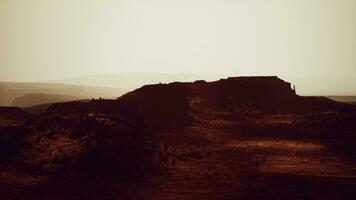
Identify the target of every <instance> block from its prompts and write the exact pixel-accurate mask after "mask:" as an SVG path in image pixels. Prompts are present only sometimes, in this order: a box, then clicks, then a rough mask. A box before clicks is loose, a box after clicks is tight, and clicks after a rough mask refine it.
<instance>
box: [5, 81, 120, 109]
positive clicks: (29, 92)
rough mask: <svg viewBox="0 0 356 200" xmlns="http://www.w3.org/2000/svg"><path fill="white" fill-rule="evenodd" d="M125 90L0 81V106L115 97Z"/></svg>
mask: <svg viewBox="0 0 356 200" xmlns="http://www.w3.org/2000/svg"><path fill="white" fill-rule="evenodd" d="M124 93H125V92H124V91H123V90H120V89H116V88H108V87H95V86H82V85H80V86H79V85H69V84H58V83H32V82H0V106H10V105H13V106H17V107H27V106H34V105H39V104H47V103H54V102H63V101H70V100H79V99H91V98H99V97H103V98H116V97H118V96H121V95H122V94H124Z"/></svg>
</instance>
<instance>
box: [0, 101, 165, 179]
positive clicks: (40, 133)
mask: <svg viewBox="0 0 356 200" xmlns="http://www.w3.org/2000/svg"><path fill="white" fill-rule="evenodd" d="M109 108H110V109H109ZM116 108H118V109H116ZM115 109H116V110H115ZM109 113H111V114H109ZM138 116H139V114H137V113H135V112H134V111H133V110H132V109H130V108H129V106H127V105H126V104H121V103H120V102H119V101H116V100H114V101H111V102H109V101H107V102H97V101H96V102H89V103H78V102H71V103H63V104H56V105H54V106H53V107H51V108H50V109H49V110H48V112H47V113H45V114H43V115H42V116H39V117H37V118H36V119H33V120H32V121H31V122H28V123H26V124H25V125H23V126H21V127H11V128H9V129H8V130H7V132H8V134H7V135H10V136H11V137H10V136H9V137H8V138H5V139H6V141H5V139H4V142H6V144H10V145H11V146H12V147H14V148H15V147H16V149H8V148H7V147H8V145H7V146H5V145H1V149H2V150H3V148H5V147H6V149H5V150H7V152H10V151H11V152H15V150H16V154H15V155H13V156H12V157H7V160H8V162H7V164H6V166H5V164H4V165H2V166H3V167H4V166H5V167H6V168H9V169H16V170H17V171H19V172H18V173H23V174H29V175H31V176H46V177H52V178H55V179H58V180H62V179H64V180H68V179H69V180H71V181H75V182H77V181H79V182H91V181H108V180H125V181H131V180H138V179H144V178H145V177H148V176H150V175H151V174H152V173H153V172H154V170H155V167H157V166H159V165H158V164H157V163H155V162H156V157H155V153H156V152H155V151H156V149H155V147H156V146H155V143H154V139H153V137H154V136H153V134H152V133H150V132H148V131H146V130H145V127H143V124H142V123H140V121H139V117H138ZM125 117H127V118H125ZM19 135H20V136H21V137H20V136H19ZM1 141H2V140H1ZM1 141H0V142H1ZM11 141H14V142H11ZM10 142H11V143H10ZM0 144H2V143H0Z"/></svg>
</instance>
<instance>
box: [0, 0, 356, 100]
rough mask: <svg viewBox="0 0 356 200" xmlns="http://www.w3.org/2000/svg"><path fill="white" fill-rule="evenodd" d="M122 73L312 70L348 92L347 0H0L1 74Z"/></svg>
mask: <svg viewBox="0 0 356 200" xmlns="http://www.w3.org/2000/svg"><path fill="white" fill-rule="evenodd" d="M122 72H150V73H156V72H161V73H162V72H163V73H190V72H191V73H222V74H228V75H231V76H238V75H279V76H281V77H299V79H298V80H302V79H303V78H305V77H307V78H308V77H315V76H316V77H319V78H321V79H323V80H334V82H332V83H333V84H339V85H336V86H335V85H334V86H333V87H334V90H335V91H331V93H332V92H336V93H337V92H339V93H342V92H344V93H354V94H355V95H356V1H355V0H268V1H266V0H0V80H8V81H41V80H51V79H64V78H67V77H75V76H82V75H89V74H98V73H105V74H110V73H122ZM300 77H301V78H302V79H300ZM292 79H293V78H292ZM309 79H310V78H309ZM354 79H355V80H354ZM335 80H338V81H335ZM309 81H310V80H309ZM340 81H341V82H340ZM345 81H346V82H345ZM322 83H323V84H320V85H318V84H319V83H316V85H317V86H315V85H314V86H310V87H313V88H314V89H313V90H317V88H321V87H328V86H326V85H325V83H330V82H325V81H324V82H322ZM310 84H311V85H312V84H313V82H311V83H310ZM346 84H348V85H346ZM315 88H316V89H315ZM345 88H346V89H345ZM324 89H325V88H324ZM311 92H313V91H311ZM316 92H317V91H316Z"/></svg>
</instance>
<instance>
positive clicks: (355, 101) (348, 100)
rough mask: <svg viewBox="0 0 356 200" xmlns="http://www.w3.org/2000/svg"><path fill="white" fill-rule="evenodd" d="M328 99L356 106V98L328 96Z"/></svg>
mask: <svg viewBox="0 0 356 200" xmlns="http://www.w3.org/2000/svg"><path fill="white" fill-rule="evenodd" d="M326 98H329V99H332V100H334V101H338V102H344V103H351V104H356V96H326Z"/></svg>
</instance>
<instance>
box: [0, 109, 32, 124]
mask: <svg viewBox="0 0 356 200" xmlns="http://www.w3.org/2000/svg"><path fill="white" fill-rule="evenodd" d="M29 117H30V115H29V114H27V113H26V112H25V111H23V110H22V109H21V108H17V107H7V106H0V119H8V120H18V121H22V120H26V119H28V118H29Z"/></svg>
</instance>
